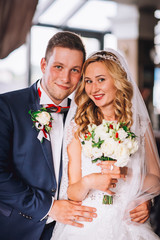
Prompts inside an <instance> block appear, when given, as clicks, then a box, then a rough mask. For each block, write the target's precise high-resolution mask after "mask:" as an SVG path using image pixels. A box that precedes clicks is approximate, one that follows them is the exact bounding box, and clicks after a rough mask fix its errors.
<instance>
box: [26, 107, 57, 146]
mask: <svg viewBox="0 0 160 240" xmlns="http://www.w3.org/2000/svg"><path fill="white" fill-rule="evenodd" d="M28 113H29V114H30V115H31V120H32V121H33V126H34V127H35V128H36V129H37V131H39V134H38V136H37V138H38V139H39V140H40V142H41V143H42V142H43V138H46V139H47V140H49V141H50V137H49V132H50V130H51V129H52V120H53V118H52V116H51V114H50V113H49V112H48V111H47V109H46V108H40V110H37V111H32V110H29V112H28Z"/></svg>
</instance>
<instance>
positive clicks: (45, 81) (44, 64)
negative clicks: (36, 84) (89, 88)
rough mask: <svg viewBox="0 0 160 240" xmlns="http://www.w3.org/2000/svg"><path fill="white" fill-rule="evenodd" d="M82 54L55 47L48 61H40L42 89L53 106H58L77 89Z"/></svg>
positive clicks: (77, 51) (78, 51)
mask: <svg viewBox="0 0 160 240" xmlns="http://www.w3.org/2000/svg"><path fill="white" fill-rule="evenodd" d="M82 64H83V53H82V52H81V51H80V50H73V49H69V48H63V47H55V48H54V49H53V52H52V54H51V55H50V57H49V59H48V61H46V59H45V58H43V59H42V60H41V70H42V73H43V76H42V87H43V89H44V90H45V92H46V93H47V94H48V96H49V97H50V98H51V99H52V100H53V102H54V103H55V104H60V103H61V102H62V101H63V100H64V99H65V98H66V97H67V96H69V95H70V94H71V93H72V92H73V91H74V90H75V89H76V87H77V84H78V82H79V80H80V78H81V69H82Z"/></svg>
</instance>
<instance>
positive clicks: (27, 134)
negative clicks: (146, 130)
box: [0, 32, 148, 240]
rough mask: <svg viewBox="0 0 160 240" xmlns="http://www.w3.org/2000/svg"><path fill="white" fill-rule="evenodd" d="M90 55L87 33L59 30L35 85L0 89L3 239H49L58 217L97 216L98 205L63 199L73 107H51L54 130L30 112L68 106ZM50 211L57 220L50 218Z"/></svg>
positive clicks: (143, 211)
mask: <svg viewBox="0 0 160 240" xmlns="http://www.w3.org/2000/svg"><path fill="white" fill-rule="evenodd" d="M84 60H85V49H84V45H83V43H82V40H81V38H80V37H79V36H78V35H76V34H73V33H70V32H59V33H57V34H55V35H54V36H53V37H52V38H51V39H50V41H49V43H48V46H47V49H46V54H45V58H42V60H41V70H42V79H41V80H39V81H37V82H36V83H35V84H33V85H32V86H31V87H30V88H26V89H23V90H19V91H14V92H10V93H6V94H1V95H0V239H1V240H13V239H14V240H19V239H21V240H29V239H31V240H39V239H43V240H44V239H46V240H47V239H50V237H51V233H52V230H53V227H54V224H55V221H59V222H62V223H65V224H71V225H74V226H77V227H82V224H80V223H78V222H75V221H73V219H76V220H80V221H92V219H93V218H94V217H96V213H95V211H96V210H95V209H94V208H91V207H86V206H81V203H75V202H71V201H67V200H57V198H58V189H59V185H60V181H61V174H62V163H61V149H62V138H63V125H64V122H65V118H66V121H67V117H68V116H69V113H68V116H66V115H67V114H66V113H63V114H61V113H51V115H49V116H50V117H49V118H50V119H49V120H51V118H52V119H53V120H52V123H47V122H45V126H46V125H47V126H48V127H49V128H50V132H49V133H48V132H47V131H46V130H45V129H44V128H41V127H40V124H39V123H40V122H41V121H46V118H43V119H42V117H39V123H35V121H32V120H34V119H31V115H30V114H29V111H30V113H33V114H34V113H35V111H37V110H39V109H41V108H42V107H48V106H50V104H54V105H61V106H62V107H64V108H65V109H66V107H67V104H68V99H67V97H68V96H69V95H70V94H71V93H72V92H73V91H74V90H75V88H76V86H77V84H78V82H79V80H80V78H81V69H82V65H83V62H84ZM59 111H60V108H58V112H59ZM45 113H46V112H45ZM45 116H46V115H45ZM33 126H34V127H33ZM37 130H38V131H37ZM42 139H43V142H41V141H40V140H42ZM147 206H148V205H147V203H145V204H143V205H141V206H139V207H138V208H137V209H136V210H134V212H133V213H132V215H131V217H132V219H133V220H135V221H137V222H143V221H144V220H146V219H147V218H148V210H147ZM50 217H51V219H52V220H55V221H54V222H53V221H52V222H49V218H50Z"/></svg>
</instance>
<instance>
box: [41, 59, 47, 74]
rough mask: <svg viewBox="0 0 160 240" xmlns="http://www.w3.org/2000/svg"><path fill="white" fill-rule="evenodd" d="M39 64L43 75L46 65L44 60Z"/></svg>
mask: <svg viewBox="0 0 160 240" xmlns="http://www.w3.org/2000/svg"><path fill="white" fill-rule="evenodd" d="M40 64H41V71H42V73H45V69H46V65H47V63H46V59H45V58H42V59H41V63H40Z"/></svg>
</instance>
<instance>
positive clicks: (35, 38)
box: [0, 0, 160, 236]
mask: <svg viewBox="0 0 160 240" xmlns="http://www.w3.org/2000/svg"><path fill="white" fill-rule="evenodd" d="M61 30H69V31H73V32H76V33H78V34H80V35H81V36H82V37H83V41H84V43H85V46H86V51H87V55H89V54H90V53H92V52H93V51H97V50H99V49H105V48H108V47H111V48H114V49H118V50H120V51H121V53H122V54H123V55H124V56H125V57H126V59H127V61H128V63H129V66H130V71H131V73H132V76H133V78H134V79H135V81H136V82H137V84H138V86H139V89H140V91H141V93H142V96H143V98H144V101H145V103H146V106H147V108H148V111H149V114H150V117H151V121H152V124H153V129H154V134H155V137H156V142H157V146H158V150H159V151H160V1H159V0H111V1H108V0H39V1H38V0H12V1H11V0H0V93H4V92H7V91H12V90H16V89H20V88H24V87H27V86H29V85H31V84H32V83H33V82H35V81H36V80H37V79H38V78H40V77H41V71H40V60H41V58H42V57H43V56H44V52H45V48H46V45H47V42H48V40H49V38H50V37H52V35H53V34H55V33H56V32H58V31H61ZM159 213H160V200H159V198H156V199H155V207H154V208H153V210H152V212H151V219H152V224H153V227H154V230H155V231H156V232H157V233H158V234H159V236H160V214H159Z"/></svg>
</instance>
